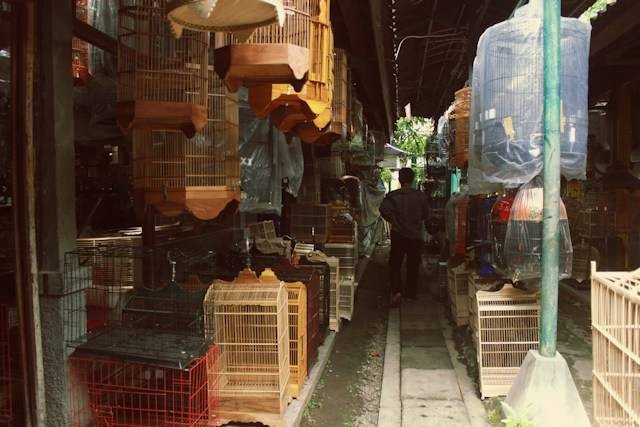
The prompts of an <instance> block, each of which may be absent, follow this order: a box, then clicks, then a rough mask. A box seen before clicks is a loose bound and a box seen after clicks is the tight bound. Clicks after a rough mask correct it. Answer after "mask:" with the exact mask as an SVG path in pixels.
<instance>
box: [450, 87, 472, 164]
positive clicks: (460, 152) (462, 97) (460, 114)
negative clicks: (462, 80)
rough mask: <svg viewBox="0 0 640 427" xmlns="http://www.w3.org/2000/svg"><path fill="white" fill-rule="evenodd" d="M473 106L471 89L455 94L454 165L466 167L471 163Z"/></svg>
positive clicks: (461, 90) (452, 157) (463, 89)
mask: <svg viewBox="0 0 640 427" xmlns="http://www.w3.org/2000/svg"><path fill="white" fill-rule="evenodd" d="M470 104H471V88H470V87H465V88H462V89H460V90H459V91H457V92H456V94H455V101H454V110H453V117H454V118H455V121H456V137H455V145H454V153H453V155H452V156H451V159H452V160H453V164H454V165H455V166H457V167H461V168H462V167H465V166H466V164H467V162H468V161H469V114H470V113H469V111H470Z"/></svg>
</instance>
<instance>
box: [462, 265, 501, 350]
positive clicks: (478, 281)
mask: <svg viewBox="0 0 640 427" xmlns="http://www.w3.org/2000/svg"><path fill="white" fill-rule="evenodd" d="M468 278H469V279H468V284H467V291H468V292H467V296H468V299H469V302H468V303H467V305H468V306H469V326H470V329H471V335H472V336H473V345H474V347H475V349H476V351H477V350H478V323H477V322H478V309H477V305H478V302H477V299H476V294H477V292H478V291H496V290H498V289H499V288H500V287H501V286H502V284H503V283H504V279H502V278H499V277H498V276H495V277H480V276H479V275H478V274H477V273H475V272H469V274H468Z"/></svg>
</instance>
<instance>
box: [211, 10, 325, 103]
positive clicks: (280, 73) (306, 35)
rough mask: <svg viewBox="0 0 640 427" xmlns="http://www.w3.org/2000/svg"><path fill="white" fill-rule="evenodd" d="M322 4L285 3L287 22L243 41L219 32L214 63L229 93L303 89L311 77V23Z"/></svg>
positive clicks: (269, 27) (261, 30)
mask: <svg viewBox="0 0 640 427" xmlns="http://www.w3.org/2000/svg"><path fill="white" fill-rule="evenodd" d="M319 1H321V2H323V3H326V2H327V0H283V2H282V3H283V5H284V11H285V15H286V20H285V22H284V25H283V26H280V25H278V24H272V25H269V26H267V27H262V28H258V29H256V30H255V31H254V32H253V34H251V36H250V37H249V38H248V39H247V40H246V41H244V42H241V40H240V39H239V38H238V37H237V36H234V35H232V34H224V33H217V34H216V38H215V40H216V42H215V43H216V45H215V47H216V49H215V52H214V64H215V67H216V72H217V73H218V75H219V76H220V77H221V78H222V79H224V81H225V84H226V85H227V88H229V90H230V91H232V92H235V91H237V90H238V89H239V88H240V86H242V85H243V84H244V85H245V86H248V87H252V86H253V85H256V84H268V85H271V84H291V85H292V86H293V87H294V88H295V90H296V91H298V92H299V91H300V90H302V87H303V86H304V84H305V82H306V81H307V78H308V77H309V64H310V60H309V50H310V49H311V47H312V45H311V25H312V23H311V20H312V17H313V16H314V15H316V14H317V9H318V7H319V5H318V4H317V3H318V2H319Z"/></svg>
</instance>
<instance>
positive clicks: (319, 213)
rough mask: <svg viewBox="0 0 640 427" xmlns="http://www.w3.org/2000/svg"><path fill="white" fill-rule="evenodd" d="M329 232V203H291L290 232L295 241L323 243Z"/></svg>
mask: <svg viewBox="0 0 640 427" xmlns="http://www.w3.org/2000/svg"><path fill="white" fill-rule="evenodd" d="M328 233H329V205H323V204H310V203H296V204H294V205H291V234H293V237H294V238H295V239H296V241H297V242H307V243H324V242H326V241H327V236H328Z"/></svg>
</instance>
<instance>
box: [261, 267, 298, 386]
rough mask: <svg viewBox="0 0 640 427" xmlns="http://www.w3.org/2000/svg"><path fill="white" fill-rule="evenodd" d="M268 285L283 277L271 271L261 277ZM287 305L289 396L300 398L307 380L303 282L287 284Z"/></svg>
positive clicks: (265, 272)
mask: <svg viewBox="0 0 640 427" xmlns="http://www.w3.org/2000/svg"><path fill="white" fill-rule="evenodd" d="M260 280H261V281H263V282H266V283H274V282H275V283H278V282H279V281H280V280H282V279H281V277H280V276H279V275H278V276H277V277H276V274H275V273H274V272H273V270H271V269H266V270H265V271H264V272H262V274H261V275H260ZM284 286H285V288H286V289H287V295H288V297H287V304H288V306H289V385H288V389H289V395H290V396H291V397H293V398H296V399H297V398H299V397H300V393H301V391H302V387H303V385H304V381H305V380H306V379H307V366H308V364H307V362H308V360H307V357H308V347H307V343H308V342H307V338H308V336H309V334H308V331H307V290H306V287H305V285H304V283H302V282H285V283H284Z"/></svg>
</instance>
